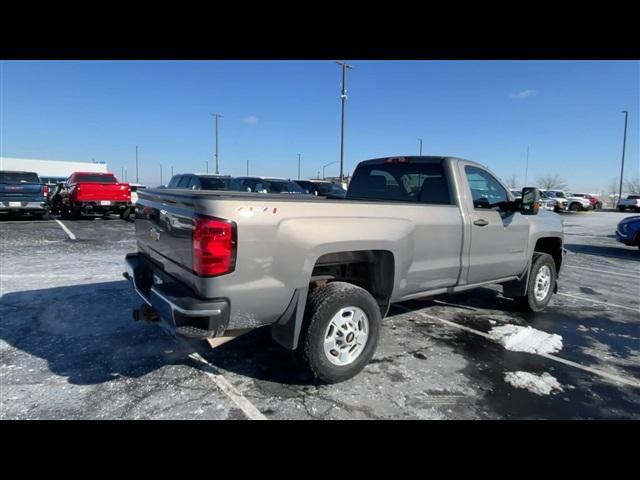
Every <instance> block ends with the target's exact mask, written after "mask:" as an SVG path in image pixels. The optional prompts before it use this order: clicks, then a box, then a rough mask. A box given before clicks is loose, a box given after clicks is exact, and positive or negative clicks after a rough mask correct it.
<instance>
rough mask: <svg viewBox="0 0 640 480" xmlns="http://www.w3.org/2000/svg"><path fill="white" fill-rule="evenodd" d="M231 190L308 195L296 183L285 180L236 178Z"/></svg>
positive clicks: (232, 182)
mask: <svg viewBox="0 0 640 480" xmlns="http://www.w3.org/2000/svg"><path fill="white" fill-rule="evenodd" d="M230 189H231V190H234V191H236V192H258V193H289V194H299V195H308V194H307V192H305V191H304V190H303V189H302V188H300V186H299V185H298V184H297V183H296V182H294V181H292V180H289V179H285V178H268V177H236V178H234V179H233V180H232V181H231V187H230Z"/></svg>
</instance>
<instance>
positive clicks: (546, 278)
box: [533, 265, 551, 302]
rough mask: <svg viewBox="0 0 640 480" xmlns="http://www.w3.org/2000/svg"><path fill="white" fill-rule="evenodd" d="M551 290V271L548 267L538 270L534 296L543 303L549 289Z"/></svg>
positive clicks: (544, 266)
mask: <svg viewBox="0 0 640 480" xmlns="http://www.w3.org/2000/svg"><path fill="white" fill-rule="evenodd" d="M550 288H551V269H550V268H549V267H548V266H547V265H543V266H542V267H540V270H538V274H537V275H536V282H535V287H534V291H533V293H534V295H535V297H536V300H537V301H539V302H541V301H543V300H544V299H545V298H547V295H548V294H549V289H550Z"/></svg>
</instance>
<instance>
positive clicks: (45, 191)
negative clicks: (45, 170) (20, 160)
mask: <svg viewBox="0 0 640 480" xmlns="http://www.w3.org/2000/svg"><path fill="white" fill-rule="evenodd" d="M42 194H43V195H44V196H45V197H48V196H49V185H43V186H42Z"/></svg>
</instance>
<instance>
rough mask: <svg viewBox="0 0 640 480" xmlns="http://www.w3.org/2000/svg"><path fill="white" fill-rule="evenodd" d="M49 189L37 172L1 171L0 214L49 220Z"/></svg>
mask: <svg viewBox="0 0 640 480" xmlns="http://www.w3.org/2000/svg"><path fill="white" fill-rule="evenodd" d="M48 196H49V187H48V186H47V185H44V184H43V183H42V182H41V181H40V178H39V177H38V174H37V173H35V172H16V171H9V170H2V171H0V213H2V214H20V215H24V214H28V215H33V216H34V217H35V218H37V219H47V218H49V203H48V200H47V198H48Z"/></svg>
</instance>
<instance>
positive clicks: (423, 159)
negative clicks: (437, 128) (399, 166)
mask: <svg viewBox="0 0 640 480" xmlns="http://www.w3.org/2000/svg"><path fill="white" fill-rule="evenodd" d="M445 160H463V161H465V162H468V163H470V164H472V165H478V166H480V167H484V168H486V167H485V166H484V165H482V164H481V163H478V162H474V161H471V160H467V159H464V158H459V157H449V156H440V155H423V156H419V155H397V156H390V157H381V158H372V159H371V160H363V161H362V162H360V163H359V164H358V165H379V164H382V163H385V162H388V163H391V162H397V163H404V162H406V163H440V162H443V161H445Z"/></svg>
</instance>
